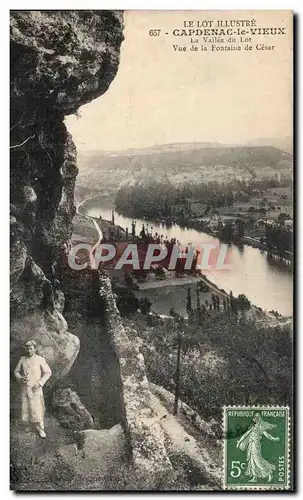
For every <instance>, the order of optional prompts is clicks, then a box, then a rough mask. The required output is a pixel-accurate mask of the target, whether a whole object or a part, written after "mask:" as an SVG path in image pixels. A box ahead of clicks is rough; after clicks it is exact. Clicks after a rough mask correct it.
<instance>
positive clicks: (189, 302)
mask: <svg viewBox="0 0 303 500" xmlns="http://www.w3.org/2000/svg"><path fill="white" fill-rule="evenodd" d="M186 311H187V313H188V314H189V313H190V312H191V311H192V307H191V292H190V288H189V289H188V290H187V304H186Z"/></svg>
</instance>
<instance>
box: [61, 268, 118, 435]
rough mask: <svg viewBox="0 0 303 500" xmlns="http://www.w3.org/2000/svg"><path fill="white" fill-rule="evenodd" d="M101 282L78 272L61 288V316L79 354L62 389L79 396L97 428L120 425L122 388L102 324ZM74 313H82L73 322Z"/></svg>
mask: <svg viewBox="0 0 303 500" xmlns="http://www.w3.org/2000/svg"><path fill="white" fill-rule="evenodd" d="M99 288H100V282H99V279H98V276H97V275H94V273H93V272H92V271H91V270H88V271H86V272H80V273H79V272H77V273H76V275H74V279H72V280H70V283H69V286H68V287H66V286H65V287H64V288H63V291H64V293H65V294H66V296H65V297H66V305H65V309H64V313H63V314H64V316H65V317H66V319H67V322H68V324H69V331H70V332H71V333H73V334H74V335H76V336H77V337H78V338H79V339H80V351H79V354H78V356H77V358H76V360H75V362H74V364H73V366H72V368H71V370H70V372H69V374H68V375H67V377H66V379H65V381H64V386H65V387H70V388H71V389H72V390H74V391H75V392H76V393H77V394H78V396H79V397H80V400H81V402H82V403H83V404H84V406H85V407H86V409H87V410H88V411H89V412H90V414H91V416H92V417H93V420H94V426H95V428H96V429H98V428H100V429H108V428H111V427H112V426H114V425H116V424H118V423H121V420H122V419H123V417H122V415H123V413H122V388H121V379H120V368H119V362H118V359H117V356H116V353H115V351H114V349H113V347H112V344H111V339H110V335H109V332H108V329H107V327H106V325H105V322H104V304H103V301H102V299H101V298H100V296H99ZM75 311H77V312H81V316H80V319H79V318H78V319H77V320H76V321H75V317H74V314H75Z"/></svg>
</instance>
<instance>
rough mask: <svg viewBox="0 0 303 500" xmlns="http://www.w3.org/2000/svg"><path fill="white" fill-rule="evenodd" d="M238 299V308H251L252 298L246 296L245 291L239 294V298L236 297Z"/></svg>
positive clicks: (241, 309) (243, 309)
mask: <svg viewBox="0 0 303 500" xmlns="http://www.w3.org/2000/svg"><path fill="white" fill-rule="evenodd" d="M236 301H237V308H238V309H239V310H240V311H245V310H248V309H250V308H251V302H250V300H248V298H247V297H246V295H244V294H243V293H241V294H240V295H238V298H237V299H236Z"/></svg>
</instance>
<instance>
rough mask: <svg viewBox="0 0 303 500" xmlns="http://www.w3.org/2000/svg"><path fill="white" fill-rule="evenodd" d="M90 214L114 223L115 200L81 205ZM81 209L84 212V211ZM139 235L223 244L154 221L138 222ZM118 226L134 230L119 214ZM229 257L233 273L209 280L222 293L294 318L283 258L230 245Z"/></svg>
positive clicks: (212, 274)
mask: <svg viewBox="0 0 303 500" xmlns="http://www.w3.org/2000/svg"><path fill="white" fill-rule="evenodd" d="M81 206H82V207H83V208H82V210H85V211H86V213H87V214H89V215H90V216H93V217H95V218H96V220H97V219H98V218H99V217H100V215H102V217H103V218H104V219H108V220H111V218H112V209H113V197H111V198H110V200H109V199H108V197H107V196H106V197H105V198H103V197H102V196H99V197H98V198H97V197H96V198H94V200H91V203H90V200H89V199H88V200H87V199H86V200H83V202H82V203H81ZM82 210H81V212H82ZM136 221H137V224H136V233H137V234H138V233H139V232H140V230H141V226H142V224H144V225H145V226H147V225H148V227H149V229H150V230H152V231H153V233H155V232H158V234H160V235H161V234H163V237H167V238H168V239H171V238H176V239H177V240H179V241H180V242H181V243H184V244H188V242H191V243H192V244H193V245H194V246H196V247H198V246H199V245H201V244H202V243H203V244H205V243H214V244H216V245H218V244H220V242H219V240H218V239H217V238H216V237H215V236H213V235H211V234H207V233H204V232H200V231H197V230H196V229H190V228H186V227H181V226H178V225H176V224H174V225H165V224H163V223H161V224H158V223H157V222H155V221H152V220H146V219H141V220H140V219H136ZM115 224H117V225H119V226H121V227H122V228H125V229H126V227H128V229H129V230H130V229H131V224H132V219H131V218H127V217H124V216H122V215H120V214H118V213H116V212H115ZM228 251H229V254H230V259H231V263H232V265H233V269H232V270H231V271H220V272H219V271H211V272H210V273H208V275H207V278H206V279H209V282H210V283H211V285H212V286H214V287H217V289H218V290H225V291H226V293H227V294H229V292H230V291H231V290H232V291H233V294H234V296H237V295H239V294H244V295H246V296H247V297H248V299H249V300H250V302H251V303H253V304H255V305H256V307H261V308H262V309H264V310H266V311H272V310H273V311H278V312H279V313H280V314H281V315H283V316H285V317H290V316H291V315H292V311H293V304H292V290H293V283H292V275H291V272H290V268H289V267H287V266H285V265H284V263H283V262H281V261H280V260H279V259H272V258H271V257H270V256H269V255H267V254H266V253H265V252H262V251H260V250H258V249H256V248H254V247H253V246H250V245H244V246H242V247H241V246H237V245H230V246H229V250H228Z"/></svg>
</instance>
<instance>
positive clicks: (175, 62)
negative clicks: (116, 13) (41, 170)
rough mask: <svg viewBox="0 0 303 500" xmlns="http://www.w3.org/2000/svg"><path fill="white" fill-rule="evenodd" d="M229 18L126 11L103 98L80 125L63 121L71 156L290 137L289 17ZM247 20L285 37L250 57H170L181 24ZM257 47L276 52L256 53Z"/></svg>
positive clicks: (84, 113)
mask: <svg viewBox="0 0 303 500" xmlns="http://www.w3.org/2000/svg"><path fill="white" fill-rule="evenodd" d="M231 12H232V14H231ZM231 12H227V11H225V12H222V11H221V12H220V11H204V12H203V11H127V12H126V13H125V30H124V36H125V40H124V42H123V43H122V47H121V59H120V65H119V70H118V73H117V76H116V77H115V79H114V80H113V82H112V83H111V85H110V87H109V89H108V91H107V92H106V93H105V94H103V96H101V97H100V98H98V99H95V100H94V101H92V102H91V103H89V104H87V105H85V106H82V107H81V108H80V110H79V111H80V114H81V118H79V119H77V118H76V117H75V116H74V115H73V116H69V117H67V118H66V123H67V127H68V129H69V131H70V132H71V134H72V135H73V138H74V141H75V143H76V145H77V147H78V149H79V150H122V149H127V148H144V147H150V146H154V145H156V144H167V143H179V142H221V143H227V144H244V143H246V142H249V141H252V140H256V139H262V138H273V139H279V138H284V137H291V136H292V47H291V40H292V27H291V15H290V13H289V12H285V11H284V12H283V11H273V12H272V11H258V12H248V11H242V12H236V11H231ZM251 18H254V19H256V23H257V26H258V27H276V26H280V27H285V28H286V33H287V34H286V35H281V36H275V37H259V40H257V39H255V40H254V41H253V47H254V50H253V51H250V52H249V51H245V50H241V51H231V52H211V51H208V52H202V51H199V52H190V51H186V52H183V51H181V52H180V51H174V49H173V44H175V45H176V44H178V45H182V46H183V45H185V43H187V44H188V43H189V41H190V40H189V38H188V37H177V36H172V30H173V29H182V28H183V22H184V20H200V21H201V20H203V21H204V20H217V19H220V20H225V19H229V20H230V19H251ZM150 29H161V30H162V31H161V36H160V37H154V36H150V35H149V30H150ZM164 32H168V33H169V35H167V36H166V35H164V34H163V33H164ZM183 40H184V41H183ZM257 41H260V42H262V43H264V42H265V43H266V44H270V45H272V44H274V45H275V50H274V51H261V50H260V51H256V50H255V44H256V42H257ZM199 45H200V44H199ZM224 45H225V44H224Z"/></svg>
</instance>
